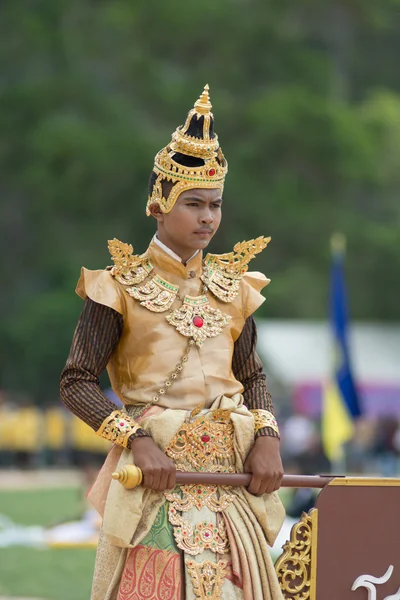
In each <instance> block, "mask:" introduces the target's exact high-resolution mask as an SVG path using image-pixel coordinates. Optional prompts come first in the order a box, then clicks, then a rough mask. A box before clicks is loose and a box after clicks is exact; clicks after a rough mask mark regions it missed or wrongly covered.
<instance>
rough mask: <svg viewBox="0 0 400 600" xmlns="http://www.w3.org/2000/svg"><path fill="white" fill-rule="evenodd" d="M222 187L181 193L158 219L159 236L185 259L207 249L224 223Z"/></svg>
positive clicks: (194, 189) (196, 189)
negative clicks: (168, 209) (222, 222)
mask: <svg viewBox="0 0 400 600" xmlns="http://www.w3.org/2000/svg"><path fill="white" fill-rule="evenodd" d="M221 204H222V197H221V190H220V189H219V188H211V189H201V188H193V189H190V190H186V191H185V192H182V193H181V194H180V196H179V198H178V200H177V201H176V203H175V205H174V207H173V208H172V210H171V211H170V212H169V213H166V214H162V215H160V217H159V218H158V219H157V220H158V237H159V239H160V240H161V241H162V242H164V244H166V245H167V246H168V247H169V248H171V250H173V251H174V252H176V253H177V254H178V255H179V256H181V258H182V259H183V260H187V259H188V258H189V257H190V256H191V255H192V254H193V252H195V251H196V250H202V249H203V248H206V247H207V246H208V244H209V243H210V240H211V238H212V237H213V236H214V234H215V233H216V232H217V230H218V227H219V225H220V222H221Z"/></svg>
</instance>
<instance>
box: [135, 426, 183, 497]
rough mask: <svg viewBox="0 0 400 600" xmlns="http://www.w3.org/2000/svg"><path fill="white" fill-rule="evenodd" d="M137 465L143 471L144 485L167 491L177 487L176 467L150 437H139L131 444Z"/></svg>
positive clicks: (159, 490) (157, 490)
mask: <svg viewBox="0 0 400 600" xmlns="http://www.w3.org/2000/svg"><path fill="white" fill-rule="evenodd" d="M131 448H132V452H133V456H134V458H135V465H136V466H137V467H139V469H141V471H142V473H143V483H142V485H143V487H145V488H148V489H149V490H154V491H156V492H165V490H172V489H173V488H174V487H175V476H176V468H175V464H174V463H173V462H172V460H171V459H170V458H168V456H166V455H165V454H164V452H162V451H161V450H160V448H159V447H158V446H157V445H156V444H155V443H154V442H153V440H152V439H151V438H150V437H144V436H143V437H137V438H135V439H134V440H133V441H132V444H131Z"/></svg>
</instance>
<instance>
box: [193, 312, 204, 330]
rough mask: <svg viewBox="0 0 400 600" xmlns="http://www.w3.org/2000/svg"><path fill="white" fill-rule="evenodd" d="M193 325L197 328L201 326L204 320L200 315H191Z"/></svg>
mask: <svg viewBox="0 0 400 600" xmlns="http://www.w3.org/2000/svg"><path fill="white" fill-rule="evenodd" d="M193 325H194V326H195V327H198V328H200V327H203V325H204V321H203V319H202V318H201V317H199V316H198V315H196V316H195V317H193Z"/></svg>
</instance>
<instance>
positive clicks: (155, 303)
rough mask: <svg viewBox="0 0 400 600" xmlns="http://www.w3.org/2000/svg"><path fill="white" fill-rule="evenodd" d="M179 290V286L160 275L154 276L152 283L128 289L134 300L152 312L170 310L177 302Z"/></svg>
mask: <svg viewBox="0 0 400 600" xmlns="http://www.w3.org/2000/svg"><path fill="white" fill-rule="evenodd" d="M178 290H179V286H178V285H173V284H172V283H169V282H168V281H166V280H165V279H163V278H162V277H160V276H159V275H154V277H153V278H152V279H151V280H150V281H148V282H147V283H145V284H144V285H141V286H140V287H136V286H134V287H129V288H126V291H127V292H128V294H129V295H130V296H132V298H135V300H139V302H140V304H141V305H142V306H144V307H145V308H147V310H150V311H151V312H164V311H166V310H169V309H170V308H171V306H172V304H173V303H174V302H175V300H176V296H177V293H178Z"/></svg>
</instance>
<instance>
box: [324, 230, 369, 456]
mask: <svg viewBox="0 0 400 600" xmlns="http://www.w3.org/2000/svg"><path fill="white" fill-rule="evenodd" d="M344 254H345V241H344V238H343V237H342V236H339V235H336V236H334V238H333V239H332V270H331V290H330V324H331V335H332V341H333V351H334V352H333V355H334V361H333V365H332V370H331V374H330V378H329V380H328V381H327V383H326V384H325V385H324V391H323V412H322V441H323V445H324V449H325V452H326V455H327V457H328V458H329V459H330V460H331V461H338V460H341V458H342V457H343V444H345V442H347V441H348V440H350V439H351V437H352V435H353V430H354V426H353V423H354V419H355V418H357V417H358V416H360V414H361V408H360V401H359V397H358V393H357V389H356V387H355V384H354V380H353V376H352V372H351V363H350V355H349V345H348V325H349V318H348V310H347V297H346V286H345V281H344Z"/></svg>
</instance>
